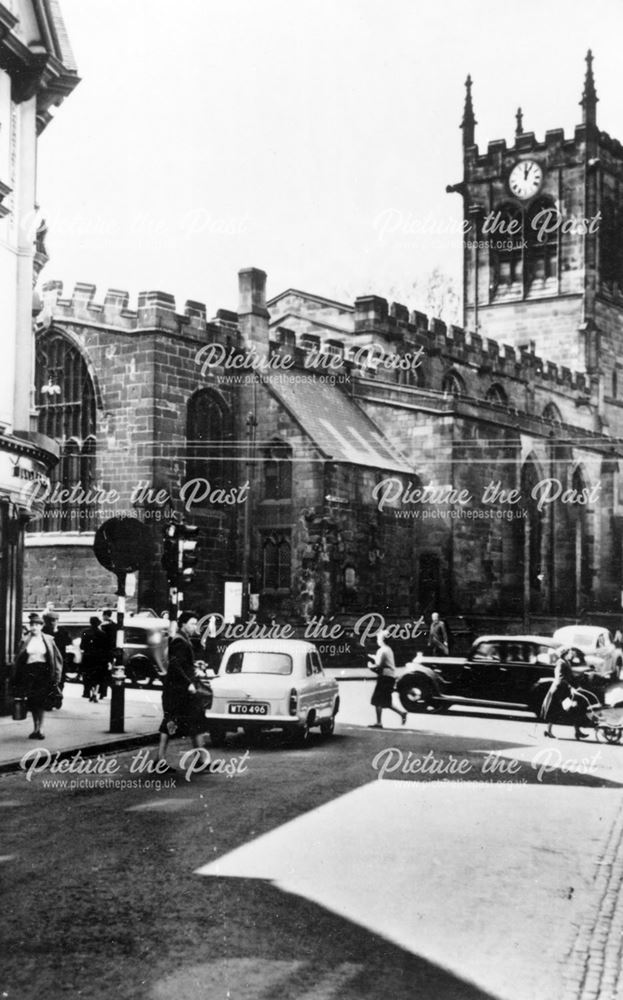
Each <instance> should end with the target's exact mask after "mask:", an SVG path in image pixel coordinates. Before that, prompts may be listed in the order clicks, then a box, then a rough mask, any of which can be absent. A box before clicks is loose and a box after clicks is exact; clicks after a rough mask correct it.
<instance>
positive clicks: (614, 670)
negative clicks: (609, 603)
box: [554, 625, 623, 680]
mask: <svg viewBox="0 0 623 1000" xmlns="http://www.w3.org/2000/svg"><path fill="white" fill-rule="evenodd" d="M554 640H555V641H556V642H558V643H560V645H561V646H576V647H577V648H578V649H581V650H582V652H583V653H584V656H585V657H586V660H587V662H588V663H589V664H590V665H591V666H593V667H594V668H595V670H596V671H597V672H598V673H600V674H606V675H607V676H609V677H612V679H613V680H618V679H619V678H622V676H623V652H621V650H620V649H617V647H616V646H615V644H614V642H613V641H612V636H611V635H610V632H609V631H608V629H607V628H601V626H599V625H565V627H564V628H559V629H558V630H557V631H556V632H554Z"/></svg>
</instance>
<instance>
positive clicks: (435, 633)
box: [428, 611, 450, 656]
mask: <svg viewBox="0 0 623 1000" xmlns="http://www.w3.org/2000/svg"><path fill="white" fill-rule="evenodd" d="M428 645H429V646H430V648H431V649H432V650H433V653H434V654H435V656H439V655H441V656H448V654H449V653H450V643H449V641H448V632H447V629H446V624H445V622H443V621H442V620H441V618H440V617H439V615H438V614H437V612H436V611H433V614H432V616H431V623H430V632H429V633H428Z"/></svg>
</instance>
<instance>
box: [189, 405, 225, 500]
mask: <svg viewBox="0 0 623 1000" xmlns="http://www.w3.org/2000/svg"><path fill="white" fill-rule="evenodd" d="M230 441H231V416H230V412H229V409H228V407H227V405H226V404H225V402H224V401H223V400H222V399H221V398H220V397H219V396H218V395H217V394H216V393H214V392H212V391H211V390H210V389H201V390H199V392H196V393H195V394H194V395H193V396H191V398H190V399H189V401H188V408H187V412H186V447H187V460H186V479H187V480H190V479H206V480H207V481H208V482H209V483H210V486H211V487H212V488H222V487H224V486H225V485H227V483H228V479H229V461H228V456H227V446H228V442H230Z"/></svg>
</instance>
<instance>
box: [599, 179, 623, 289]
mask: <svg viewBox="0 0 623 1000" xmlns="http://www.w3.org/2000/svg"><path fill="white" fill-rule="evenodd" d="M599 272H600V275H601V281H602V284H603V285H604V286H605V288H606V289H607V290H608V291H609V292H616V291H619V292H620V291H622V290H623V213H622V212H621V210H620V209H617V207H616V204H615V201H614V199H613V198H610V197H607V198H604V200H603V202H602V206H601V220H600V223H599Z"/></svg>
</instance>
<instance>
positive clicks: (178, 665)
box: [158, 611, 205, 774]
mask: <svg viewBox="0 0 623 1000" xmlns="http://www.w3.org/2000/svg"><path fill="white" fill-rule="evenodd" d="M177 624H178V628H179V632H178V633H177V635H175V636H174V637H173V638H172V639H170V640H169V665H168V668H167V672H166V674H165V676H164V677H163V678H162V712H163V718H162V723H161V725H160V730H159V732H160V742H159V745H158V760H159V761H164V762H165V765H166V766H165V768H163V769H160V770H159V772H158V773H159V774H167V773H172V772H174V771H175V768H174V767H171V766H170V765H169V764H168V763H167V762H166V754H167V747H168V745H169V739H170V737H171V736H190V738H191V741H192V745H193V747H203V745H204V742H203V734H204V732H205V716H204V715H203V714H202V712H201V702H200V700H199V699H195V695H196V694H197V692H198V685H197V684H196V683H195V681H196V679H197V678H196V673H195V653H194V650H193V639H194V637H195V636H196V635H197V633H198V621H197V615H196V614H195V612H194V611H183V612H182V614H181V615H180V616H179V618H178V620H177Z"/></svg>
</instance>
